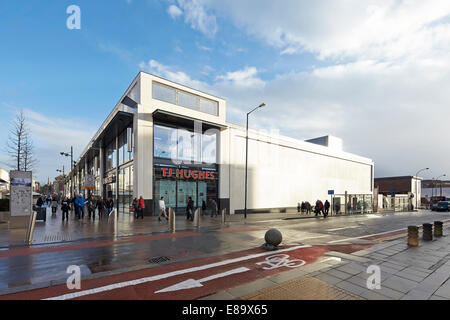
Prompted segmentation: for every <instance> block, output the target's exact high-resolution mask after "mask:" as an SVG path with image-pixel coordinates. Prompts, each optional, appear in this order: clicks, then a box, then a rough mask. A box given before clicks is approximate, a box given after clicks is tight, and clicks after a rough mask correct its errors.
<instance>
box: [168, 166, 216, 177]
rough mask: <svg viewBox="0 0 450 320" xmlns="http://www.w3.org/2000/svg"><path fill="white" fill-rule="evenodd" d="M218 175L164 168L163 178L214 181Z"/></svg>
mask: <svg viewBox="0 0 450 320" xmlns="http://www.w3.org/2000/svg"><path fill="white" fill-rule="evenodd" d="M215 174H216V173H215V172H213V171H202V170H189V169H170V168H162V176H163V177H167V178H171V177H176V178H185V179H189V178H192V179H199V180H214V179H215V176H214V175H215Z"/></svg>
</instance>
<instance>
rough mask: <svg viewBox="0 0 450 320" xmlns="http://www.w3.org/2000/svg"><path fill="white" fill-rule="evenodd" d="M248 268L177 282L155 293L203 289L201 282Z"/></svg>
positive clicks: (244, 270)
mask: <svg viewBox="0 0 450 320" xmlns="http://www.w3.org/2000/svg"><path fill="white" fill-rule="evenodd" d="M249 270H250V269H249V268H246V267H241V268H236V269H233V270H230V271H226V272H222V273H219V274H214V275H212V276H209V277H206V278H203V279H200V280H194V279H188V280H186V281H183V282H179V283H177V284H174V285H173V286H170V287H167V288H165V289H162V290H159V291H156V292H155V293H160V292H169V291H177V290H186V289H192V288H198V287H203V284H202V282H206V281H210V280H214V279H217V278H223V277H226V276H229V275H232V274H236V273H241V272H246V271H249Z"/></svg>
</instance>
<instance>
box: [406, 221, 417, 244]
mask: <svg viewBox="0 0 450 320" xmlns="http://www.w3.org/2000/svg"><path fill="white" fill-rule="evenodd" d="M408 245H409V246H412V247H417V246H418V245H419V227H417V226H408Z"/></svg>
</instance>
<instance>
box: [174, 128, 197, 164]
mask: <svg viewBox="0 0 450 320" xmlns="http://www.w3.org/2000/svg"><path fill="white" fill-rule="evenodd" d="M194 137H195V135H194V132H190V131H187V130H184V129H178V160H189V161H193V160H194V142H195V139H194Z"/></svg>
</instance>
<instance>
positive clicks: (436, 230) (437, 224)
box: [434, 221, 443, 237]
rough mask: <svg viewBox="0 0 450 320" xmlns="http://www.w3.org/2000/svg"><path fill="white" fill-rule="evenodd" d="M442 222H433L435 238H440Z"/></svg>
mask: <svg viewBox="0 0 450 320" xmlns="http://www.w3.org/2000/svg"><path fill="white" fill-rule="evenodd" d="M442 225H443V222H442V221H435V222H434V236H435V237H442Z"/></svg>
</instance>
